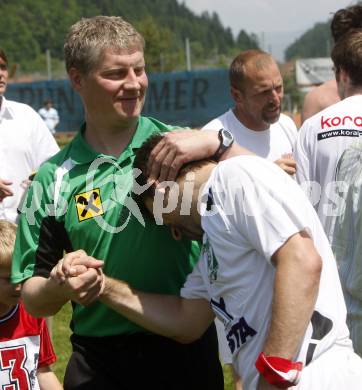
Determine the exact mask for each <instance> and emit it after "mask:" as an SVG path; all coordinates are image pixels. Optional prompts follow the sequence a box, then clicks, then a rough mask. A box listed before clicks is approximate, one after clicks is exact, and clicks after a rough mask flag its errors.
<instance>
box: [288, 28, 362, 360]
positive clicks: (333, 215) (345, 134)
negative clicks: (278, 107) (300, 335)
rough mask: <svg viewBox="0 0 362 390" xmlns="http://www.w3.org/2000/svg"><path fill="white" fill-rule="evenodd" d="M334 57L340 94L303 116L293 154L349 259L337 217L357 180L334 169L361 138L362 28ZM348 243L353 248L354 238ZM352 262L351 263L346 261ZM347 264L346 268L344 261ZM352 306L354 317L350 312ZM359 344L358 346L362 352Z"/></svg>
mask: <svg viewBox="0 0 362 390" xmlns="http://www.w3.org/2000/svg"><path fill="white" fill-rule="evenodd" d="M331 57H332V60H333V63H334V68H335V74H336V81H337V86H338V92H339V95H340V96H341V99H342V100H341V101H340V102H338V103H336V104H334V105H332V106H330V107H328V108H326V109H325V110H323V111H321V112H320V113H318V114H316V115H314V116H312V117H311V118H310V119H308V120H307V121H306V122H304V124H303V126H302V128H301V130H300V133H299V136H298V142H297V147H296V154H295V157H296V160H297V163H298V172H297V179H298V181H299V182H300V183H301V184H302V185H304V186H305V188H308V191H309V193H310V198H311V200H312V202H313V204H314V205H315V208H316V210H317V212H318V216H319V218H320V220H321V222H322V224H323V227H324V229H325V231H326V233H327V237H328V239H329V240H330V242H331V245H332V249H333V250H335V251H336V253H338V254H339V255H338V256H337V260H338V261H339V262H340V261H343V262H345V261H347V259H341V258H340V253H341V252H340V250H339V249H336V248H335V246H336V243H335V241H334V229H335V223H336V219H337V218H340V219H343V213H345V212H346V208H345V207H343V206H344V203H345V199H344V198H345V197H346V196H347V195H348V192H349V187H350V186H351V185H352V184H353V182H349V181H348V179H347V178H346V179H343V177H341V176H339V177H337V176H336V175H337V172H338V166H339V165H340V164H341V156H342V155H343V153H344V152H345V151H347V150H348V149H349V148H351V147H353V145H354V144H356V143H357V142H358V141H359V140H360V135H361V130H362V116H361V107H362V30H360V29H359V30H352V31H349V32H347V33H346V34H344V35H343V37H342V38H341V39H340V40H339V41H338V42H337V43H336V45H335V46H334V48H333V51H332V55H331ZM353 229H354V234H355V235H356V236H357V237H360V235H361V233H362V232H361V226H360V225H359V224H356V225H355V226H354V227H353ZM337 245H339V244H338V243H337ZM350 245H351V250H352V248H353V245H354V243H353V242H351V243H350ZM358 256H360V253H358ZM352 258H353V256H351V257H350V259H352ZM349 266H352V263H350V264H347V267H349ZM343 268H344V269H346V264H345V265H344V266H343ZM345 276H346V275H345V271H343V272H342V269H341V279H342V283H343V287H344V289H345V291H347V289H348V286H347V284H348V282H347V279H346V277H345ZM357 281H358V279H356V280H355V282H354V284H356V282H357ZM357 283H358V285H359V286H358V287H357V286H356V285H355V288H354V291H356V287H357V289H362V281H361V280H359V281H358V282H357ZM345 298H346V302H347V310H348V314H349V318H350V321H349V322H348V325H349V327H350V330H351V335H352V340H353V342H354V344H355V345H356V347H357V346H358V345H361V341H360V338H361V337H362V333H361V332H358V331H357V330H356V329H357V328H358V329H362V304H361V303H360V302H359V294H358V293H357V294H355V293H352V294H346V295H345ZM358 302H359V303H358ZM352 312H353V313H354V314H353V318H354V320H351V317H350V316H351V315H352ZM355 327H356V329H354V328H355ZM360 348H361V347H359V349H358V350H357V352H358V353H360V354H362V350H361V349H360Z"/></svg>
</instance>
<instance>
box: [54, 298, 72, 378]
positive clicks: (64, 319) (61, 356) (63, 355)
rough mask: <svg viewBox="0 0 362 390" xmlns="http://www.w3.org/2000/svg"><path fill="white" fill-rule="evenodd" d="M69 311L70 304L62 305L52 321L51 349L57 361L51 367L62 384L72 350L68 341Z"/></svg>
mask: <svg viewBox="0 0 362 390" xmlns="http://www.w3.org/2000/svg"><path fill="white" fill-rule="evenodd" d="M71 311H72V307H71V304H70V303H68V304H66V305H64V306H63V308H62V310H60V311H59V313H57V315H56V316H55V317H54V321H53V347H54V350H55V353H56V355H57V361H56V363H55V364H54V365H53V370H54V372H55V374H56V376H57V377H58V379H59V380H60V381H61V382H62V383H63V378H64V372H65V367H66V365H67V363H68V360H69V356H70V353H71V349H72V348H71V345H70V341H69V337H70V334H71V330H70V328H69V322H70V317H71Z"/></svg>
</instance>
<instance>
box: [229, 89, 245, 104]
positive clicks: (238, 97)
mask: <svg viewBox="0 0 362 390" xmlns="http://www.w3.org/2000/svg"><path fill="white" fill-rule="evenodd" d="M230 94H231V96H232V98H233V99H234V101H235V103H239V102H240V101H241V98H242V96H241V92H240V91H239V90H238V89H236V88H234V87H230Z"/></svg>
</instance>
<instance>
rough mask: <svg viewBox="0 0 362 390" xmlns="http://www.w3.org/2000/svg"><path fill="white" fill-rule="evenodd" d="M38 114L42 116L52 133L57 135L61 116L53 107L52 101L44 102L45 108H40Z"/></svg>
mask: <svg viewBox="0 0 362 390" xmlns="http://www.w3.org/2000/svg"><path fill="white" fill-rule="evenodd" d="M38 114H39V115H40V116H41V118H42V119H43V121H44V122H45V124H46V125H47V127H48V129H49V130H50V132H51V133H52V134H55V128H56V127H57V125H58V123H59V114H58V111H57V110H56V109H55V108H54V107H53V102H52V100H50V99H46V100H44V103H43V107H42V108H40V110H39V111H38Z"/></svg>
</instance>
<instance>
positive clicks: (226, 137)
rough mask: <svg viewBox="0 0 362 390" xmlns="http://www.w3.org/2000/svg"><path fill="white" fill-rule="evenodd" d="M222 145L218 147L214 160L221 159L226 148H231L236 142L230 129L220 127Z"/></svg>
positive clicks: (219, 135)
mask: <svg viewBox="0 0 362 390" xmlns="http://www.w3.org/2000/svg"><path fill="white" fill-rule="evenodd" d="M218 137H219V140H220V145H219V147H218V148H217V150H216V152H215V154H214V157H213V158H214V160H216V161H219V159H220V157H221V156H222V154H223V153H224V152H225V150H226V149H228V148H230V146H231V145H232V144H233V143H234V136H233V135H232V133H231V132H230V131H229V130H226V129H220V130H219V134H218Z"/></svg>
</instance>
